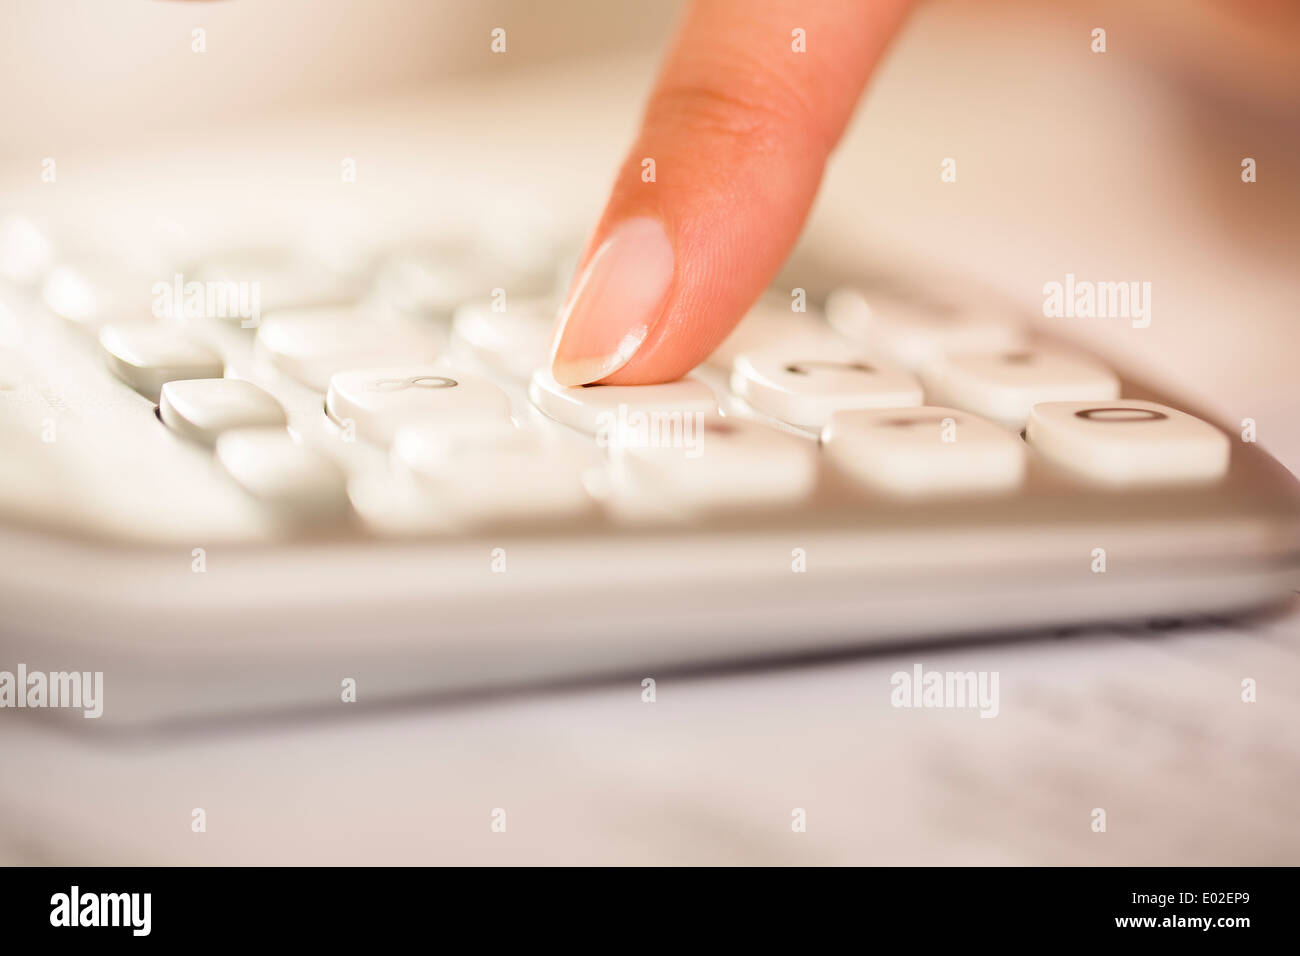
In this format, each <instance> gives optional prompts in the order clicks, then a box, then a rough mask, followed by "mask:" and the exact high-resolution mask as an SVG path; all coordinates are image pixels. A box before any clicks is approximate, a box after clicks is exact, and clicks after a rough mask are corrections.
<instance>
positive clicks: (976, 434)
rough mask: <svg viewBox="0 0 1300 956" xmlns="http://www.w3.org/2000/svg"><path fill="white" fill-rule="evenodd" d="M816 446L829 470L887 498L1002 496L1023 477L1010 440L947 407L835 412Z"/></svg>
mask: <svg viewBox="0 0 1300 956" xmlns="http://www.w3.org/2000/svg"><path fill="white" fill-rule="evenodd" d="M821 441H822V447H823V449H824V451H825V454H826V455H827V456H828V457H829V458H830V459H831V461H832V462H833V463H834V464H835V465H836V466H837V467H839V468H840V469H842V470H843V471H844V472H846V473H847V474H849V475H851V476H853V477H854V478H856V479H857V480H858V481H860V482H862V483H863V484H865V485H868V486H870V487H872V488H875V489H877V490H879V491H884V492H886V493H889V494H894V495H902V496H923V495H937V494H967V493H970V494H977V493H988V492H997V491H1009V490H1011V489H1013V488H1016V487H1018V486H1019V485H1020V483H1021V481H1022V480H1023V478H1024V473H1025V446H1024V442H1022V441H1021V440H1020V437H1019V436H1018V435H1015V434H1013V433H1012V432H1009V431H1007V430H1006V429H1005V428H1003V427H1001V426H999V425H995V424H993V423H992V422H988V421H985V420H984V419H981V418H979V417H978V416H976V415H972V414H970V413H969V412H963V411H958V410H956V409H952V408H943V407H938V406H923V407H919V408H896V409H879V410H869V411H846V412H836V413H835V414H834V415H832V416H831V420H830V422H829V423H827V425H826V427H825V428H824V429H823V430H822V437H821Z"/></svg>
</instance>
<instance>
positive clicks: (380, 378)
mask: <svg viewBox="0 0 1300 956" xmlns="http://www.w3.org/2000/svg"><path fill="white" fill-rule="evenodd" d="M325 407H326V410H327V411H328V412H329V414H330V417H332V418H333V419H334V421H335V422H338V423H346V422H348V421H352V422H354V423H355V424H356V431H357V434H358V435H360V436H361V437H362V438H365V439H367V440H369V441H372V442H376V443H378V444H383V445H386V444H388V443H389V442H390V441H392V438H393V433H394V432H395V431H396V430H397V426H399V425H403V424H418V423H432V424H438V423H441V424H465V423H474V422H486V423H493V422H497V423H499V422H503V421H509V419H510V399H509V398H508V397H507V396H506V393H505V392H503V391H502V390H501V389H500V388H499V387H497V386H496V385H494V384H493V383H492V382H489V381H488V380H487V379H485V378H480V377H478V376H476V375H466V374H464V373H463V372H460V371H456V370H453V369H449V368H444V367H441V366H436V365H397V366H390V367H386V368H364V369H353V370H351V371H347V372H339V373H337V374H336V375H334V377H333V378H332V379H330V385H329V392H328V393H327V395H326V398H325Z"/></svg>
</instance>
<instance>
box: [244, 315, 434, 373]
mask: <svg viewBox="0 0 1300 956" xmlns="http://www.w3.org/2000/svg"><path fill="white" fill-rule="evenodd" d="M256 341H257V344H256V348H257V352H258V354H259V355H260V356H262V357H263V358H265V359H266V360H267V361H268V362H269V363H270V364H271V365H272V366H273V367H274V368H275V369H276V370H277V371H279V372H280V373H282V374H284V375H287V376H288V377H289V378H292V379H294V380H295V381H297V382H300V383H302V384H303V385H305V386H307V387H308V388H310V389H313V390H315V391H317V392H324V391H325V390H326V389H327V388H329V382H330V378H331V377H332V376H333V375H334V373H335V372H341V371H344V370H346V369H349V368H357V367H358V366H381V365H388V364H391V363H394V362H418V363H426V362H432V361H433V360H434V359H435V358H437V356H438V343H437V340H436V339H435V338H434V336H433V334H432V332H431V331H430V330H428V329H425V328H422V327H420V326H418V325H416V324H415V323H413V322H409V321H385V322H380V321H377V320H375V319H373V318H372V316H371V314H370V313H369V312H368V311H367V310H365V309H363V308H360V307H342V308H339V307H334V308H329V307H327V308H317V309H291V310H286V311H282V312H273V313H271V314H269V315H267V316H266V318H264V319H263V320H262V324H261V326H260V327H259V328H258V330H257V340H256Z"/></svg>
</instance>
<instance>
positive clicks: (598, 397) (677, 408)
mask: <svg viewBox="0 0 1300 956" xmlns="http://www.w3.org/2000/svg"><path fill="white" fill-rule="evenodd" d="M528 397H529V398H531V399H532V402H533V404H534V405H536V406H537V407H538V408H539V409H541V411H542V412H543V413H544V414H545V415H547V416H549V417H551V418H553V419H555V420H556V421H557V422H562V423H563V424H565V425H570V426H572V427H573V428H576V429H578V430H579V431H584V432H587V433H588V434H591V435H596V436H597V437H599V436H600V435H602V434H609V433H610V432H612V431H613V430H615V429H619V428H622V427H623V426H624V425H625V424H626V423H627V421H628V420H629V418H630V417H635V416H637V415H645V416H656V417H657V418H658V419H661V420H662V419H664V418H671V417H672V416H674V415H676V416H681V415H685V414H695V413H697V412H698V413H700V414H704V415H709V414H712V413H714V412H716V411H717V409H718V401H717V398H716V397H715V396H714V394H713V391H712V390H711V389H710V388H709V387H708V386H707V385H705V384H704V383H703V382H701V381H699V380H698V379H694V378H683V379H679V380H678V381H676V382H668V383H666V384H664V385H577V386H568V385H561V384H560V383H559V382H557V381H556V380H555V379H554V378H553V377H552V376H551V373H550V370H549V369H545V368H539V369H537V371H535V372H534V373H533V377H532V381H531V382H530V383H529V386H528Z"/></svg>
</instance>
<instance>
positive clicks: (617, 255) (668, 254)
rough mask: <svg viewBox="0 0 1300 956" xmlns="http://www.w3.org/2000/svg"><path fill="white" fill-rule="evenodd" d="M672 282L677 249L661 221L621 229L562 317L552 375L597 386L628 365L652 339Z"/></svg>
mask: <svg viewBox="0 0 1300 956" xmlns="http://www.w3.org/2000/svg"><path fill="white" fill-rule="evenodd" d="M672 281H673V246H672V243H671V242H669V241H668V234H667V233H666V232H664V227H663V226H662V225H661V224H660V223H659V221H658V220H657V219H648V218H644V217H638V218H636V219H628V220H625V221H624V222H622V223H620V224H619V225H618V226H617V227H616V228H615V229H614V231H613V232H611V233H610V235H609V238H608V239H606V240H605V241H604V242H603V243H602V244H601V246H600V248H599V249H597V250H596V254H595V255H593V256H592V257H591V261H590V262H588V263H587V268H586V270H585V271H584V272H583V273H582V278H581V279H579V281H578V284H577V286H576V287H575V288H574V290H573V293H572V294H571V295H570V297H569V301H568V303H567V304H566V305H565V306H564V310H563V311H562V312H561V313H560V321H559V330H558V331H557V332H556V338H555V344H554V346H553V347H552V350H551V373H552V374H553V375H554V376H555V380H556V381H557V382H559V383H560V384H561V385H586V384H588V383H590V382H597V381H599V380H600V379H602V378H604V377H605V376H606V375H610V374H612V373H614V372H616V371H618V370H619V369H620V368H622V367H623V366H624V365H626V364H627V363H628V360H629V359H631V358H632V356H633V355H634V354H636V350H637V349H639V348H640V347H641V343H642V342H644V341H645V340H646V336H647V335H649V334H650V329H651V328H653V326H654V324H655V322H656V321H657V320H658V318H659V313H660V312H661V311H662V309H663V305H664V299H666V298H667V296H668V289H669V286H671V285H672Z"/></svg>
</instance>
